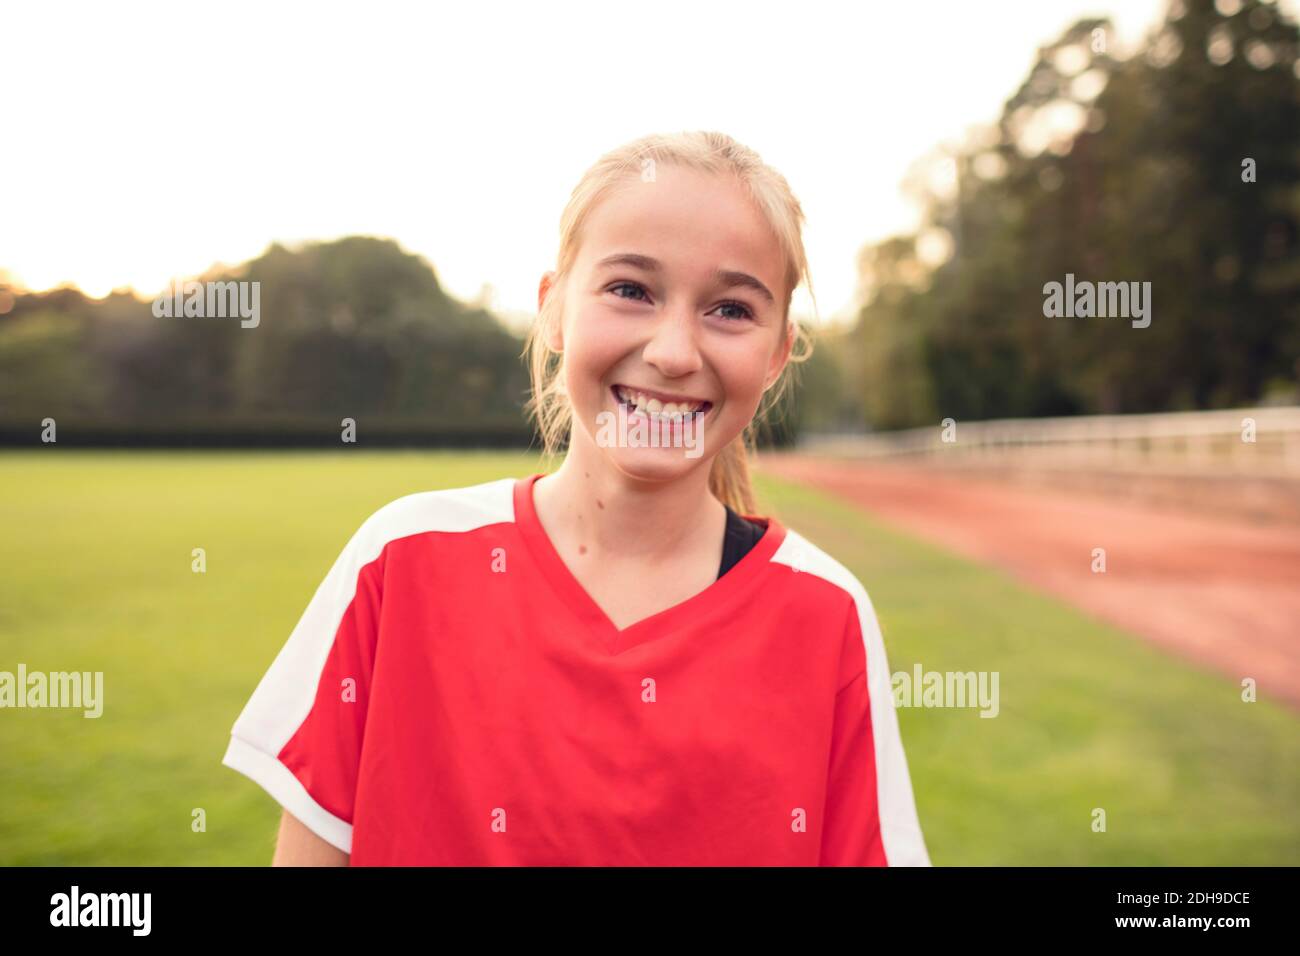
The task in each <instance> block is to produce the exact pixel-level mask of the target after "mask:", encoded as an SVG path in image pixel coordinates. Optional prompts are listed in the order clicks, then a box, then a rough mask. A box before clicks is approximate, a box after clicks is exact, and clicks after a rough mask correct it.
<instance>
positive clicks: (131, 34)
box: [0, 0, 1164, 318]
mask: <svg viewBox="0 0 1300 956" xmlns="http://www.w3.org/2000/svg"><path fill="white" fill-rule="evenodd" d="M1163 9H1164V0H1093V2H1089V0H1004V2H1001V3H996V4H984V3H972V2H970V0H943V2H940V3H937V4H919V3H911V2H895V3H880V2H876V3H845V2H843V0H802V2H799V3H793V4H792V3H789V2H788V0H780V2H769V0H745V2H704V0H690V2H678V0H661V2H655V3H652V4H611V3H597V2H580V3H579V2H561V0H557V2H552V3H538V2H536V0H533V2H511V3H503V2H491V0H488V2H478V0H476V2H473V3H463V4H427V5H426V4H421V5H416V4H406V3H391V4H390V3H387V2H378V0H366V2H364V3H356V4H353V5H350V6H346V7H345V6H335V5H331V4H326V3H322V2H313V3H302V4H289V3H266V2H258V3H242V2H225V0H223V2H221V3H212V4H204V5H199V4H177V3H158V4H134V3H120V4H119V3H104V2H102V0H99V2H94V3H86V4H68V3H59V2H41V3H22V4H13V5H11V6H9V7H8V9H7V10H6V15H5V20H6V22H5V28H4V33H5V37H4V51H3V55H0V90H3V91H4V101H5V102H4V106H5V114H6V115H5V121H6V122H5V126H6V132H7V135H6V137H5V139H6V143H5V146H4V148H3V149H0V182H3V183H4V185H5V190H4V192H5V196H4V201H3V203H2V204H0V269H5V270H8V271H9V272H10V273H11V275H12V276H13V277H14V278H15V279H16V280H17V281H18V282H19V284H21V285H24V286H26V287H28V288H34V289H45V288H49V287H52V286H55V285H59V284H61V283H64V282H72V283H75V284H76V285H78V286H80V287H81V288H82V289H84V290H86V291H87V292H88V293H90V294H92V295H96V296H102V295H105V294H107V293H108V292H109V291H110V290H111V289H113V288H114V287H118V286H124V285H130V286H133V287H134V288H135V289H136V290H138V291H139V292H140V293H141V294H143V295H148V296H152V295H154V294H155V293H156V292H158V291H159V290H161V289H162V288H163V287H164V286H166V285H167V283H168V281H169V280H170V279H171V278H172V277H173V276H184V275H193V274H196V273H199V272H201V271H203V270H204V269H206V268H208V267H209V266H211V265H212V264H213V263H215V262H225V263H235V262H239V261H242V260H244V259H248V258H251V257H254V256H256V255H258V254H259V253H260V252H262V251H263V250H264V249H265V248H266V246H267V244H268V243H269V242H271V241H273V240H278V241H280V242H296V241H299V240H303V239H331V238H336V237H339V236H344V235H349V234H358V233H360V234H369V235H381V236H391V237H393V238H395V239H397V240H398V241H399V242H400V243H401V244H402V246H403V248H405V249H407V250H408V251H411V252H415V253H419V254H421V255H423V256H424V257H425V258H427V259H428V260H429V261H430V262H431V263H432V264H433V266H434V267H435V269H436V271H437V273H438V276H439V279H440V281H441V282H442V283H443V284H444V286H445V287H446V288H447V289H448V290H449V291H450V292H451V293H452V294H453V295H455V296H457V297H459V298H462V299H466V300H468V299H473V298H475V297H476V296H477V295H478V294H479V292H480V291H481V289H482V287H483V285H484V284H490V285H491V286H492V288H493V290H494V293H493V297H492V299H491V300H490V303H491V305H492V306H493V307H494V308H498V309H501V310H519V311H523V312H532V311H534V310H535V308H536V295H537V283H538V280H539V278H540V276H541V274H542V272H544V271H545V270H546V269H548V268H551V267H552V266H553V264H554V260H555V254H556V237H557V234H558V224H559V217H560V212H561V210H562V208H563V206H564V203H565V201H566V200H567V199H568V195H569V192H570V190H571V189H572V188H573V186H574V184H575V183H576V182H577V180H578V178H579V177H580V176H581V174H582V172H583V171H584V170H585V169H586V168H587V167H588V166H589V165H590V164H591V163H592V162H593V161H594V160H595V159H596V158H597V157H598V156H599V155H600V154H601V153H602V152H604V151H606V150H608V149H610V148H612V147H614V146H616V145H619V144H621V143H623V142H625V141H627V140H630V139H633V138H635V137H637V136H640V135H643V134H645V133H649V132H660V131H672V130H679V129H706V128H707V129H718V130H722V131H723V132H726V133H728V134H730V135H731V136H734V137H735V138H736V139H738V140H740V141H741V142H743V143H745V144H747V145H749V146H751V147H753V148H754V149H756V150H757V151H758V152H759V153H760V154H762V156H763V158H764V159H765V160H766V161H767V162H769V163H771V164H772V165H774V166H775V167H776V168H777V169H779V170H780V171H781V172H782V173H783V174H784V175H785V176H786V178H787V179H788V180H789V181H790V183H791V185H792V186H793V188H794V190H795V192H796V194H797V195H798V196H799V197H800V200H801V201H802V203H803V206H804V210H805V213H806V214H807V217H808V223H807V226H806V231H805V236H804V241H805V244H806V246H807V249H808V254H809V257H810V260H811V268H812V276H813V284H814V289H815V290H816V292H817V298H818V303H819V305H820V307H821V314H822V317H823V318H832V317H838V316H842V315H844V314H845V313H846V312H847V310H848V309H849V307H850V305H851V303H852V299H853V295H854V291H855V287H856V282H857V274H856V266H855V262H856V256H857V253H858V251H859V249H860V248H861V247H862V246H863V245H864V244H865V243H868V242H872V241H875V240H879V239H882V238H885V237H887V236H889V235H891V234H894V233H896V232H899V231H902V230H906V229H909V228H911V227H912V226H913V225H914V224H915V219H916V210H915V209H914V208H913V207H912V206H911V205H910V203H909V202H908V201H907V200H906V199H905V197H904V196H903V195H902V193H901V191H900V189H899V184H900V181H901V180H902V178H903V176H904V174H905V172H906V171H907V168H908V166H909V165H910V164H911V163H913V162H914V161H915V160H916V159H918V158H919V157H921V156H922V155H924V154H925V153H927V152H928V151H929V150H931V149H932V148H934V147H935V146H937V145H939V144H941V143H943V142H944V141H947V140H956V139H958V138H960V137H961V136H962V134H963V133H964V131H965V130H966V129H967V127H968V126H970V125H971V124H974V123H983V122H988V121H991V120H993V119H994V118H996V116H997V115H998V112H999V110H1000V108H1001V105H1002V103H1003V101H1004V100H1005V99H1006V98H1007V97H1009V96H1010V95H1011V94H1012V93H1013V92H1014V91H1015V89H1016V88H1017V86H1018V85H1019V84H1020V82H1021V81H1022V80H1023V79H1024V77H1025V75H1026V73H1027V71H1028V69H1029V67H1030V65H1031V63H1032V62H1033V59H1034V53H1035V50H1036V48H1037V47H1038V46H1039V45H1040V44H1046V43H1048V42H1050V41H1051V40H1053V39H1055V38H1056V36H1057V35H1058V34H1059V33H1060V32H1061V31H1062V30H1063V29H1064V28H1066V27H1067V26H1068V25H1069V24H1071V23H1072V22H1074V20H1076V19H1078V18H1080V17H1082V16H1094V15H1109V16H1111V17H1112V19H1113V20H1114V22H1115V23H1116V26H1117V30H1118V34H1119V36H1118V40H1119V44H1118V45H1119V46H1120V47H1121V48H1123V47H1126V46H1128V45H1130V44H1132V43H1134V42H1136V41H1137V40H1138V39H1139V38H1140V37H1141V35H1142V34H1143V33H1144V32H1145V30H1146V29H1147V28H1148V27H1149V26H1150V25H1151V24H1153V23H1155V22H1156V20H1157V19H1158V16H1159V14H1160V12H1161V11H1162V10H1163ZM795 308H796V310H797V311H799V312H800V313H801V314H808V312H809V311H810V307H809V303H808V300H807V299H806V297H805V296H803V295H802V294H801V295H798V296H796V300H795Z"/></svg>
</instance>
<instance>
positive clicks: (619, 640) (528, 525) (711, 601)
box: [514, 473, 785, 654]
mask: <svg viewBox="0 0 1300 956" xmlns="http://www.w3.org/2000/svg"><path fill="white" fill-rule="evenodd" d="M541 477H542V474H541V473H538V474H535V475H532V476H530V477H528V478H517V479H516V480H515V488H514V505H515V522H516V524H517V525H518V527H519V531H520V534H521V535H522V536H523V539H524V542H525V543H526V544H527V546H528V549H529V551H530V552H531V553H532V556H533V559H534V560H535V561H536V562H537V564H538V566H539V567H540V568H541V570H542V572H543V574H544V575H545V577H546V578H547V580H548V581H549V582H550V584H551V586H552V587H553V588H554V589H555V591H556V592H557V594H558V595H559V597H560V599H561V600H562V601H563V602H564V603H565V604H566V605H567V606H568V607H569V609H570V610H571V611H572V612H573V613H574V614H575V615H576V616H577V617H578V619H579V620H580V621H581V622H582V623H583V624H584V625H585V626H586V627H587V628H588V629H589V630H590V631H591V633H593V634H595V635H596V636H597V637H598V638H599V640H600V642H601V644H603V645H604V646H605V648H606V649H607V650H608V651H609V653H610V654H618V653H621V652H622V651H625V650H627V649H628V648H630V647H634V646H636V645H638V644H641V643H644V642H645V641H648V640H651V639H652V638H655V637H662V636H665V635H667V634H669V633H671V632H673V631H676V630H678V629H679V628H680V627H681V626H682V625H684V624H686V623H688V622H690V623H693V624H697V623H699V622H700V621H702V620H704V619H706V618H714V617H717V616H719V615H724V616H725V614H726V612H727V611H728V610H729V609H730V608H733V607H738V606H739V604H740V603H741V602H742V601H743V600H744V599H745V598H746V596H747V595H748V593H749V592H750V591H752V590H753V589H754V587H755V586H756V585H757V584H758V583H759V580H760V579H761V576H762V574H763V572H764V571H765V570H766V569H767V568H768V567H769V564H770V561H771V558H772V555H774V554H775V553H776V549H777V548H778V547H780V545H781V541H782V539H784V537H785V528H784V527H782V526H781V523H780V522H778V521H777V520H776V519H775V518H770V517H763V516H761V515H745V516H744V517H747V518H753V519H754V520H756V521H765V522H767V530H766V531H764V532H763V536H762V537H761V538H759V539H758V543H757V544H755V545H754V547H753V548H751V549H750V550H749V553H748V554H746V555H745V556H744V557H743V558H741V559H740V560H739V561H738V562H737V563H736V564H735V566H734V567H732V569H731V570H730V571H728V572H727V573H726V574H724V575H722V577H720V578H717V579H716V580H714V581H713V582H712V583H711V584H710V585H709V586H708V587H706V588H705V589H704V590H703V591H700V592H699V593H698V594H695V595H692V596H691V597H688V598H687V599H686V600H684V601H681V602H679V603H677V604H674V605H673V606H672V607H669V608H665V609H664V610H662V611H658V612H656V613H655V614H652V615H650V616H649V617H644V618H642V619H641V620H639V621H636V622H635V623H632V624H629V625H628V626H627V627H625V628H623V629H622V630H620V629H619V628H618V627H616V626H615V624H614V622H613V621H612V620H610V618H609V616H608V615H607V614H606V613H605V612H604V611H603V610H602V609H601V607H600V605H599V604H597V603H596V601H595V599H594V598H592V596H591V595H590V594H588V593H587V591H586V589H585V588H584V587H583V586H582V584H581V583H579V581H578V579H577V578H576V577H575V576H574V574H573V572H572V571H570V570H569V566H568V565H567V564H565V563H564V559H563V558H561V557H560V553H559V552H558V551H556V550H555V546H554V545H553V544H552V543H551V539H550V538H549V537H547V535H546V530H545V529H544V528H543V527H542V523H541V521H540V520H539V519H538V517H537V510H536V508H534V506H533V485H535V484H536V483H537V479H539V478H541Z"/></svg>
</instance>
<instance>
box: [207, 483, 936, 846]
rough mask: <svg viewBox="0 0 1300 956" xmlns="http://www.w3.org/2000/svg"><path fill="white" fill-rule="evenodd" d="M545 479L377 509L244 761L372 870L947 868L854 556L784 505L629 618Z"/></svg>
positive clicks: (247, 725)
mask: <svg viewBox="0 0 1300 956" xmlns="http://www.w3.org/2000/svg"><path fill="white" fill-rule="evenodd" d="M539 477H541V476H540V475H533V476H531V477H529V478H523V479H514V478H504V479H501V480H499V481H493V482H488V483H485V484H481V485H475V486H473V487H468V488H456V489H450V490H444V491H430V492H423V493H419V494H413V495H408V496H407V497H404V498H400V499H398V500H396V501H394V502H392V503H391V504H388V505H386V506H385V507H383V508H381V509H379V510H378V511H377V512H375V513H374V514H373V515H372V516H371V517H370V518H368V519H367V520H366V521H365V523H364V524H363V525H362V526H361V528H360V529H359V530H358V531H357V532H356V534H355V535H353V537H352V539H351V540H350V541H349V542H348V543H347V545H346V546H345V547H344V549H343V553H342V554H341V555H340V556H339V558H338V560H337V561H336V562H335V563H334V566H333V567H332V568H331V569H330V571H329V574H328V575H327V576H326V577H325V580H324V582H323V583H322V584H321V585H320V587H319V589H318V590H317V591H316V594H315V596H314V597H313V598H312V600H311V602H310V604H308V606H307V609H306V611H305V612H304V613H303V615H302V619H301V620H300V621H299V622H298V625H297V627H295V628H294V630H293V633H292V634H291V635H290V636H289V639H288V641H287V643H286V644H285V645H284V648H283V649H282V650H281V651H280V653H279V655H278V656H277V657H276V658H275V661H274V662H273V663H272V664H271V667H270V669H269V670H268V671H267V673H266V675H265V676H264V677H263V678H262V681H261V683H259V684H258V686H257V689H256V690H255V691H254V693H253V696H252V698H251V699H250V700H249V701H248V704H247V706H245V708H244V710H243V712H242V713H241V714H240V715H239V718H238V720H237V721H236V722H235V725H234V728H233V730H232V731H231V740H230V746H229V749H228V750H227V751H226V755H225V757H224V759H223V761H222V762H223V763H224V764H225V765H226V766H228V767H232V768H233V769H235V770H238V771H239V772H240V773H243V774H245V775H247V776H248V777H250V778H252V779H253V780H254V781H256V782H257V783H258V784H260V785H261V786H262V787H264V788H265V789H266V790H267V791H268V792H269V793H270V794H271V795H272V796H273V797H274V798H275V799H276V800H277V801H279V802H280V803H281V804H282V805H283V806H284V807H285V809H287V810H288V811H289V812H290V813H291V814H293V815H294V816H295V817H297V818H298V819H299V820H301V821H302V822H303V823H304V824H305V825H306V826H308V827H309V828H310V829H311V830H313V831H314V832H316V833H317V834H319V835H320V836H321V837H322V838H323V839H325V840H327V841H328V842H330V843H331V844H333V845H334V846H336V847H338V848H339V849H341V850H345V851H348V852H350V853H351V863H352V865H354V866H374V865H406V864H415V865H436V866H480V865H507V866H536V865H542V866H566V865H578V866H603V865H609V866H640V865H644V866H668V865H682V866H724V865H739V866H768V865H794V866H816V865H822V866H844V865H848V866H862V865H881V866H884V865H892V866H898V865H921V866H928V865H929V863H930V860H929V857H928V855H927V853H926V848H925V842H924V840H923V838H922V835H921V827H920V824H919V822H918V820H917V815H916V807H915V804H914V802H913V798H912V786H911V782H910V780H909V777H908V769H907V760H906V758H905V756H904V754H903V745H902V741H901V740H900V738H899V733H898V716H897V714H896V713H895V710H894V704H893V697H892V694H891V685H890V678H889V673H890V672H889V665H888V663H887V662H886V659H885V647H884V643H883V642H882V640H881V635H880V629H879V627H878V626H877V623H876V617H875V613H874V611H873V610H872V607H871V602H870V600H869V599H868V597H867V593H866V591H865V590H863V587H862V585H861V584H860V583H859V582H858V580H857V578H856V577H854V575H853V574H851V573H850V572H849V571H848V570H847V569H845V568H844V567H843V565H841V564H839V563H838V562H837V561H835V560H834V559H833V558H831V557H829V556H828V555H827V554H825V553H824V552H822V551H821V550H819V549H818V548H816V547H815V546H814V545H812V544H811V543H810V542H808V541H807V540H806V539H804V538H803V537H801V536H800V535H798V534H797V533H795V532H794V531H791V530H788V529H786V528H783V527H782V526H781V524H780V523H779V522H778V521H776V520H775V519H771V518H768V519H763V518H759V519H758V520H760V521H766V525H767V530H766V532H765V533H764V535H763V537H762V538H761V539H760V540H759V542H758V543H757V544H756V545H755V546H754V547H753V549H752V550H750V552H749V553H748V554H746V555H745V557H744V558H742V559H741V561H740V562H739V563H738V564H737V565H736V566H735V567H733V568H732V569H731V570H730V571H728V572H727V573H726V574H724V575H723V576H722V577H720V578H718V579H717V580H716V581H715V582H713V583H712V584H711V585H709V587H707V588H706V589H705V590H704V591H702V592H700V593H699V594H697V595H695V596H694V597H691V598H689V599H687V600H686V601H683V602H681V603H680V604H677V605H675V606H673V607H670V608H668V609H667V610H664V611H661V612H659V613H657V614H654V615H653V616H651V617H648V618H646V619H644V620H641V621H638V622H637V623H635V624H633V625H631V626H630V627H626V628H624V629H622V630H619V629H618V628H616V627H615V626H614V624H613V622H611V621H610V619H609V618H608V617H607V616H606V615H605V613H604V612H603V611H602V610H601V609H600V607H599V606H598V605H597V604H596V603H595V601H594V600H593V599H592V598H591V597H590V595H588V594H587V593H586V591H584V590H583V588H582V586H581V585H580V584H579V583H578V581H577V579H576V578H575V577H574V576H573V574H572V573H571V572H570V571H569V569H568V567H567V566H566V565H565V564H564V562H563V561H562V560H561V558H560V556H559V554H558V553H557V552H556V550H555V548H554V547H553V546H552V545H551V542H550V540H549V539H548V538H547V536H546V533H545V531H544V530H543V528H542V526H541V524H540V523H539V521H538V519H537V514H536V512H535V511H534V509H533V498H532V489H533V484H534V483H535V482H536V481H537V479H538V478H539ZM647 586H649V587H653V586H654V585H653V582H648V583H647Z"/></svg>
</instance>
